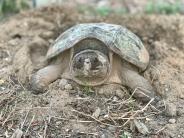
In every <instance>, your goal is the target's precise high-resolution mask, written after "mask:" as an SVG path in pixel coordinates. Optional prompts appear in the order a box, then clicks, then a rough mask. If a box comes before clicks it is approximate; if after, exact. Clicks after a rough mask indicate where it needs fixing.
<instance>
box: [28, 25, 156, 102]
mask: <svg viewBox="0 0 184 138" xmlns="http://www.w3.org/2000/svg"><path fill="white" fill-rule="evenodd" d="M46 59H47V60H48V66H46V67H44V68H43V69H40V70H39V71H37V72H36V73H35V74H33V75H32V77H31V86H32V88H33V89H34V91H35V92H42V91H43V90H44V89H45V87H46V86H48V84H50V83H51V82H53V81H55V80H56V79H58V78H60V77H61V78H66V79H71V80H73V81H75V82H77V83H78V84H80V85H87V86H97V85H103V84H106V83H118V84H122V85H124V86H127V87H129V88H131V89H133V90H135V89H136V88H140V89H137V90H138V91H137V92H135V94H134V96H135V97H136V98H139V99H141V100H143V101H148V99H149V98H150V97H151V98H153V97H154V90H153V88H152V86H151V84H150V83H149V82H148V81H147V80H146V79H145V78H144V77H142V76H141V75H140V74H139V72H140V71H144V70H145V69H146V68H147V65H148V62H149V54H148V52H147V50H146V49H145V47H144V46H143V44H142V42H141V40H140V39H139V38H138V37H137V36H136V35H135V34H133V33H132V32H131V31H129V30H128V29H126V28H124V27H122V26H120V25H114V24H106V23H85V24H78V25H75V26H73V27H72V28H70V29H68V30H67V31H65V32H64V33H62V34H61V35H60V36H59V37H58V38H57V39H56V41H55V43H54V44H53V46H51V47H50V49H49V50H48V52H47V55H46ZM148 97H149V98H148Z"/></svg>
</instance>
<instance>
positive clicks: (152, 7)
mask: <svg viewBox="0 0 184 138" xmlns="http://www.w3.org/2000/svg"><path fill="white" fill-rule="evenodd" d="M182 10H183V9H182V2H181V0H176V1H175V2H174V3H169V2H168V1H164V0H159V1H157V2H155V1H153V0H150V1H149V2H148V4H147V5H146V7H145V13H147V14H153V13H156V14H176V13H182Z"/></svg>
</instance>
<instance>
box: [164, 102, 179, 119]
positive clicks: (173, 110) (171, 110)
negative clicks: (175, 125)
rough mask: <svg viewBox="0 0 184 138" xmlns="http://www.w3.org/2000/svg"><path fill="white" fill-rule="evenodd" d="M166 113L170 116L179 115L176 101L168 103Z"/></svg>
mask: <svg viewBox="0 0 184 138" xmlns="http://www.w3.org/2000/svg"><path fill="white" fill-rule="evenodd" d="M166 115H167V116H169V117H174V116H176V115H177V108H176V105H175V104H174V103H166Z"/></svg>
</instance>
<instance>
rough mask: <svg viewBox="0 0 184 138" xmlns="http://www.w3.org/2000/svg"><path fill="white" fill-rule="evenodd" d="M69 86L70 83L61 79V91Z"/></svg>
mask: <svg viewBox="0 0 184 138" xmlns="http://www.w3.org/2000/svg"><path fill="white" fill-rule="evenodd" d="M67 84H68V81H67V80H66V79H61V80H60V82H59V87H60V88H61V89H65V85H67Z"/></svg>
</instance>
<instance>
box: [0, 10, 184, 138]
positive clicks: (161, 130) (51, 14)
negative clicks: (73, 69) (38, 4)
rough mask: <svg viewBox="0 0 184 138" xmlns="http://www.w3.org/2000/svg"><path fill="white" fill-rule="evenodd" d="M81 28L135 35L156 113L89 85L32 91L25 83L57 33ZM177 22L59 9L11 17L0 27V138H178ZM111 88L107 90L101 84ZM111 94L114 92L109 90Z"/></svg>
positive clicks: (183, 97)
mask: <svg viewBox="0 0 184 138" xmlns="http://www.w3.org/2000/svg"><path fill="white" fill-rule="evenodd" d="M84 22H107V23H114V24H120V25H123V26H125V27H127V28H128V29H130V30H131V31H132V32H134V33H135V34H137V35H138V36H139V37H140V38H141V40H142V41H143V43H144V44H145V46H146V48H147V49H148V51H149V53H150V65H149V67H148V69H147V70H146V71H145V72H144V73H142V75H144V76H145V78H147V79H148V80H149V81H150V82H151V83H152V85H153V87H154V89H155V91H156V92H157V94H158V95H161V96H162V98H163V99H164V102H163V103H162V104H159V103H158V105H157V109H155V108H154V107H153V106H151V105H150V104H149V103H147V104H142V103H139V102H138V101H136V100H135V99H132V98H131V96H130V94H129V93H130V92H132V90H129V89H127V88H124V87H123V86H121V89H122V91H123V92H124V93H125V96H124V97H121V98H120V97H118V96H117V95H118V94H115V95H112V96H111V97H108V96H105V95H100V94H98V93H96V92H95V90H94V89H93V88H91V87H79V86H77V85H76V84H74V85H73V82H69V83H72V85H73V90H69V91H66V90H62V89H61V88H60V87H59V81H60V80H57V81H55V82H53V83H52V84H51V85H50V86H49V89H48V90H47V91H46V93H44V94H41V95H34V94H32V93H31V88H30V86H29V78H30V76H31V74H32V73H34V72H35V71H37V70H38V69H39V68H41V67H43V66H45V65H46V64H47V62H46V61H45V60H44V56H45V54H46V52H47V49H48V47H49V46H50V45H51V44H52V43H53V41H54V40H55V39H56V38H57V36H59V34H60V33H62V32H63V31H65V30H66V29H68V28H70V27H71V26H72V25H75V24H77V23H84ZM183 23H184V16H180V15H177V16H164V15H162V16H158V15H157V16H155V15H149V16H148V15H139V16H135V15H122V16H121V15H109V16H107V17H100V16H86V15H83V14H81V13H79V12H77V11H76V10H71V9H67V8H63V7H60V8H58V7H51V8H43V9H40V10H36V11H28V12H23V13H21V14H18V15H16V16H13V17H11V18H9V19H7V20H6V21H4V22H3V23H1V24H0V30H1V33H0V59H1V60H0V137H11V136H12V135H16V133H19V135H22V134H21V133H22V132H23V135H24V136H27V137H75V138H76V137H102V138H106V137H109V138H111V137H117V138H118V137H121V138H127V137H128V136H129V137H133V138H139V137H140V138H143V137H145V138H169V137H171V138H183V137H184V106H183V104H184V24H183ZM108 87H111V86H108ZM116 93H118V92H116Z"/></svg>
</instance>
